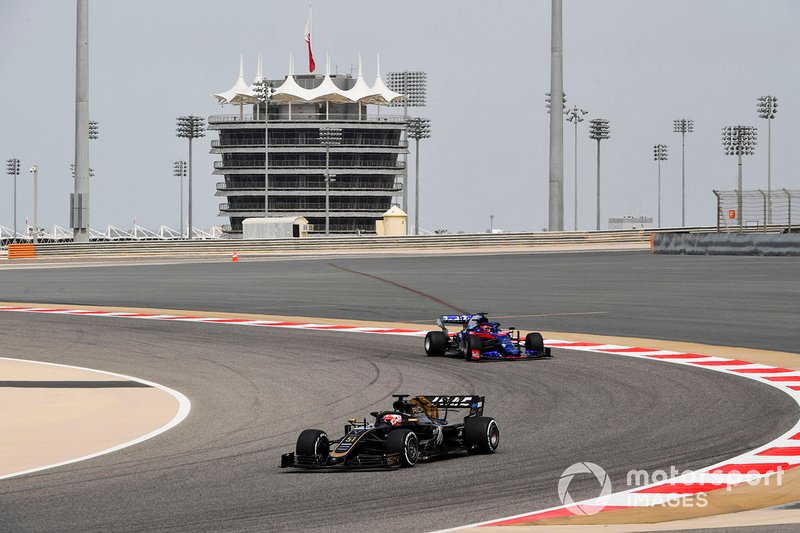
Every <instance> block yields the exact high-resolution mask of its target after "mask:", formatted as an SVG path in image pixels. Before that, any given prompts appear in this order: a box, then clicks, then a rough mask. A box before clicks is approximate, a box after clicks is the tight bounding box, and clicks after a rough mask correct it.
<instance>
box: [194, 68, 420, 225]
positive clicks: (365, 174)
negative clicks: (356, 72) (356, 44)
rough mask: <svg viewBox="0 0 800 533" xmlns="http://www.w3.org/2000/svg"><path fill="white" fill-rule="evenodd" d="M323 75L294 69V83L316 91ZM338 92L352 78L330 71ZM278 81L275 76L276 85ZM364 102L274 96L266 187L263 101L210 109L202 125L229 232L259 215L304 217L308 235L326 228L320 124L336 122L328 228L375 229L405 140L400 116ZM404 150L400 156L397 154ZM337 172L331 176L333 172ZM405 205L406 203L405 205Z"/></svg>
mask: <svg viewBox="0 0 800 533" xmlns="http://www.w3.org/2000/svg"><path fill="white" fill-rule="evenodd" d="M323 78H324V76H315V75H295V76H294V79H295V81H296V82H297V84H298V85H300V86H301V87H304V88H306V89H314V88H315V87H317V86H319V85H320V83H322V81H323ZM330 79H331V80H332V81H333V82H334V84H335V85H336V86H337V87H338V88H339V89H341V90H348V89H350V88H351V87H353V85H354V84H355V80H354V79H353V78H352V77H350V76H345V75H332V76H330ZM282 83H283V80H276V81H273V84H274V86H276V87H278V86H280V85H281V84H282ZM367 107H368V106H367V105H365V104H363V103H336V102H333V101H320V102H292V103H288V102H274V101H271V102H270V104H269V110H268V113H269V114H268V118H269V123H268V131H269V147H268V150H269V158H268V174H269V181H268V189H267V190H266V191H265V182H264V161H265V157H264V131H265V123H264V116H265V109H264V104H263V103H262V104H253V105H252V106H248V108H249V111H251V113H252V114H244V113H243V112H242V108H237V109H236V110H237V111H238V112H236V113H232V114H227V115H214V116H211V117H209V119H208V129H209V130H215V131H217V132H218V138H217V139H212V141H211V153H213V154H219V156H220V159H219V160H217V161H215V162H214V172H213V173H214V174H215V175H217V176H220V177H221V178H222V180H221V181H219V182H218V183H217V185H216V195H217V196H219V197H224V198H225V202H223V203H220V205H219V216H221V217H228V219H229V223H228V224H225V225H223V232H224V233H225V234H226V236H228V237H238V236H241V234H242V221H243V220H244V219H245V218H250V217H263V216H264V215H265V212H264V206H265V198H266V199H267V200H268V202H269V203H268V206H269V209H268V212H267V215H268V216H276V217H277V216H280V217H283V216H303V217H305V218H306V219H308V221H309V223H310V224H311V227H312V228H311V234H323V233H324V232H325V169H326V146H324V145H322V144H321V143H320V128H325V127H331V128H341V130H342V140H341V144H339V145H336V146H330V147H329V148H327V149H329V150H330V153H329V154H330V155H329V157H330V164H329V167H330V171H329V172H330V174H331V177H332V181H331V182H330V187H329V202H330V208H329V227H330V233H331V234H332V235H335V234H355V233H375V220H376V219H380V218H381V217H382V215H383V213H384V212H385V211H387V210H388V209H389V208H390V207H391V206H392V204H394V203H397V202H398V199H399V198H400V197H402V195H403V189H404V187H405V176H406V168H405V159H406V158H405V155H404V154H406V153H407V142H406V141H404V140H403V137H404V135H403V131H404V129H405V126H406V121H405V119H404V117H403V116H397V115H394V116H393V115H391V114H390V112H392V111H396V109H390V108H388V107H386V106H377V108H376V106H374V105H373V106H369V107H370V111H372V114H368V113H367ZM401 155H403V157H401ZM333 175H335V177H334V176H333ZM404 207H405V206H404Z"/></svg>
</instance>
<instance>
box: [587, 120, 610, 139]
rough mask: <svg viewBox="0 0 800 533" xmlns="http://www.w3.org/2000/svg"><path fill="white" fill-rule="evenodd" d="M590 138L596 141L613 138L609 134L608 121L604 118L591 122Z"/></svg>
mask: <svg viewBox="0 0 800 533" xmlns="http://www.w3.org/2000/svg"><path fill="white" fill-rule="evenodd" d="M589 138H590V139H594V140H596V141H601V140H604V139H609V138H611V135H610V134H609V127H608V120H607V119H604V118H593V119H592V120H590V121H589Z"/></svg>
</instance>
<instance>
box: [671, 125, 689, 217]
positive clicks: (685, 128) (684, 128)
mask: <svg viewBox="0 0 800 533" xmlns="http://www.w3.org/2000/svg"><path fill="white" fill-rule="evenodd" d="M672 125H673V131H674V132H675V133H680V134H681V227H683V226H685V225H686V134H687V133H692V132H693V131H694V120H692V119H689V118H680V119H676V120H673V121H672Z"/></svg>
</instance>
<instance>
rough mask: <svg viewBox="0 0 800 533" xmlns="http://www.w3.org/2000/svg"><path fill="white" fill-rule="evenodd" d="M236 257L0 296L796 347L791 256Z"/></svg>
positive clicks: (21, 285)
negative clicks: (467, 320) (464, 321)
mask: <svg viewBox="0 0 800 533" xmlns="http://www.w3.org/2000/svg"><path fill="white" fill-rule="evenodd" d="M240 257H241V259H240V262H238V263H231V262H229V261H228V262H217V263H197V264H186V263H181V264H171V265H141V266H125V265H120V266H113V267H92V268H61V269H42V270H39V269H25V270H4V271H2V275H1V276H0V295H2V298H0V299H1V300H5V301H13V302H37V303H41V302H45V303H56V304H70V305H75V304H84V305H90V304H91V305H110V306H121V305H125V306H130V307H158V308H163V309H192V310H209V311H236V312H242V313H263V314H279V315H297V316H316V317H331V318H339V319H348V318H351V319H362V320H381V321H390V322H419V323H426V324H431V323H432V321H433V320H434V319H435V317H436V316H438V315H439V314H443V313H451V312H454V311H455V310H459V309H460V310H466V311H476V310H477V311H488V312H490V313H491V314H492V316H498V317H513V318H501V319H500V321H501V322H503V323H504V324H505V325H508V326H511V325H513V326H518V327H520V328H524V329H532V330H545V331H572V332H579V333H596V334H600V335H612V336H627V337H645V338H655V339H667V340H682V341H691V342H699V343H705V344H714V345H728V346H742V347H747V348H766V349H772V350H782V351H789V352H800V347H798V337H797V334H796V330H797V329H798V327H800V319H799V318H798V317H800V283H798V280H799V279H800V261H798V260H797V258H793V257H724V256H664V255H656V256H651V255H650V254H649V253H647V252H586V253H523V254H504V255H474V256H463V255H458V256H408V255H407V256H396V257H383V258H374V257H366V258H348V257H322V258H317V259H307V260H299V259H291V258H287V259H279V260H271V261H263V260H253V259H248V258H247V257H246V256H240ZM354 271H355V272H359V273H360V274H359V273H354ZM370 276H374V277H370ZM377 278H383V279H377ZM409 289H412V290H409ZM414 291H416V292H414Z"/></svg>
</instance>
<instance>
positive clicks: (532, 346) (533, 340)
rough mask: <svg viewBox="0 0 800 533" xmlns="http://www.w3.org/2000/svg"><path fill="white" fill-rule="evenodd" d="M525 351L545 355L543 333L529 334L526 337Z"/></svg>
mask: <svg viewBox="0 0 800 533" xmlns="http://www.w3.org/2000/svg"><path fill="white" fill-rule="evenodd" d="M525 350H526V351H529V352H537V353H539V354H542V355H544V339H542V334H541V333H528V334H527V335H525Z"/></svg>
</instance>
